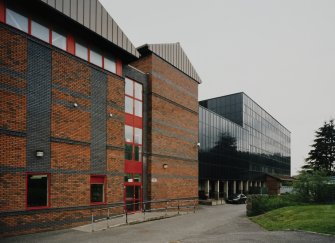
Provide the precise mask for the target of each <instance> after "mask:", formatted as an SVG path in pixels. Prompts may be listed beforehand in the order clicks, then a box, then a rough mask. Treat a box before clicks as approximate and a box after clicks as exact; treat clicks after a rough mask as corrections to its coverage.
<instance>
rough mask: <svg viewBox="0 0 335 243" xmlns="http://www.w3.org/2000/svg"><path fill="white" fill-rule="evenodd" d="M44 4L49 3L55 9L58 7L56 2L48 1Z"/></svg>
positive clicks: (53, 0)
mask: <svg viewBox="0 0 335 243" xmlns="http://www.w3.org/2000/svg"><path fill="white" fill-rule="evenodd" d="M58 1H61V0H58ZM44 2H47V3H48V4H49V5H50V6H52V7H53V8H55V7H56V0H47V1H44Z"/></svg>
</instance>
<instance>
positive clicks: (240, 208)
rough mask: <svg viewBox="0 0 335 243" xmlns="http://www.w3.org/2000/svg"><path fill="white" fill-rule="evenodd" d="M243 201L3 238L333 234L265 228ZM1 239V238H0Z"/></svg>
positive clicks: (307, 237)
mask: <svg viewBox="0 0 335 243" xmlns="http://www.w3.org/2000/svg"><path fill="white" fill-rule="evenodd" d="M245 211H246V209H245V205H220V206H202V207H201V208H200V209H199V210H198V211H197V212H196V213H195V214H194V213H190V214H188V215H183V216H177V217H173V218H167V219H162V220H157V221H150V222H145V223H141V224H135V225H126V226H120V227H115V228H111V229H108V230H104V231H99V232H93V233H87V232H80V231H76V230H62V231H53V232H46V233H39V234H32V235H25V236H18V237H12V238H6V239H2V241H4V242H55V243H56V242H57V243H58V242H149V243H150V242H155V243H156V242H169V243H177V242H248V243H249V242H267V243H268V242H271V243H276V242H303V243H307V242H313V243H318V242H320V243H321V242H322V243H328V242H331V243H334V242H335V237H334V236H328V235H321V234H314V233H307V232H294V231H266V230H264V229H262V228H261V227H260V226H258V225H257V224H255V223H253V222H251V221H250V220H249V219H248V218H247V217H246V216H245ZM0 241H1V240H0Z"/></svg>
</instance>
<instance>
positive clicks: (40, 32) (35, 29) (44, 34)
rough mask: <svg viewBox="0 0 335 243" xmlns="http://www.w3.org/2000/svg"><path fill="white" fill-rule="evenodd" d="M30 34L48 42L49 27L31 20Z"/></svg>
mask: <svg viewBox="0 0 335 243" xmlns="http://www.w3.org/2000/svg"><path fill="white" fill-rule="evenodd" d="M31 35H33V36H35V37H37V38H38V39H41V40H42V41H45V42H49V29H48V28H47V27H45V26H43V25H40V24H39V23H36V22H35V21H31Z"/></svg>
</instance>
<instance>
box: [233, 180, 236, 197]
mask: <svg viewBox="0 0 335 243" xmlns="http://www.w3.org/2000/svg"><path fill="white" fill-rule="evenodd" d="M233 193H234V194H236V181H233Z"/></svg>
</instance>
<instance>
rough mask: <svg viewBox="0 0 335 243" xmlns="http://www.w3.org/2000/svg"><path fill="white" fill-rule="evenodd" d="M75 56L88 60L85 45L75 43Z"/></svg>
mask: <svg viewBox="0 0 335 243" xmlns="http://www.w3.org/2000/svg"><path fill="white" fill-rule="evenodd" d="M76 56H77V57H80V58H82V59H84V60H86V61H88V50H87V48H86V47H84V46H82V45H80V44H78V43H76Z"/></svg>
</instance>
